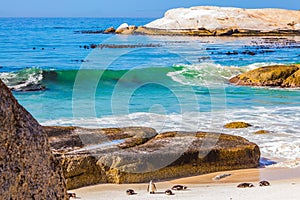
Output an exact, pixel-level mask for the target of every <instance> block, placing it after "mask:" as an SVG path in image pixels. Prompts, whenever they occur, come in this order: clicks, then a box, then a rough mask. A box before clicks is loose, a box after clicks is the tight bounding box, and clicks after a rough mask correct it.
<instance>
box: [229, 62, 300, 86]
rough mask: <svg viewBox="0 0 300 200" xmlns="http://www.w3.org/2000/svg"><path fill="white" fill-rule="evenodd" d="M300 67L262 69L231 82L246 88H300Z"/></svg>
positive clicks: (297, 65) (268, 67)
mask: <svg viewBox="0 0 300 200" xmlns="http://www.w3.org/2000/svg"><path fill="white" fill-rule="evenodd" d="M299 69H300V65H299V64H295V65H275V66H267V67H260V68H257V69H254V70H251V71H248V72H246V73H243V74H241V75H238V76H235V77H233V78H231V79H230V80H229V82H230V83H233V84H236V85H245V86H271V87H300V70H299Z"/></svg>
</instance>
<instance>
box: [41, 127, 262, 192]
mask: <svg viewBox="0 0 300 200" xmlns="http://www.w3.org/2000/svg"><path fill="white" fill-rule="evenodd" d="M45 128H46V129H47V132H48V134H49V137H50V138H49V139H50V141H52V142H51V144H52V147H53V150H55V149H58V150H56V151H55V152H56V154H57V156H58V157H60V158H61V159H62V163H63V171H64V174H65V177H66V180H67V187H68V188H69V189H72V188H77V187H82V186H85V185H91V184H97V183H140V182H147V181H149V180H152V179H153V180H162V179H169V178H177V177H184V176H192V175H200V174H205V173H210V172H215V171H223V170H233V169H242V168H252V167H257V166H258V165H259V158H260V150H259V147H258V146H257V145H256V144H254V143H251V142H249V141H248V140H246V139H244V138H242V137H238V136H231V135H226V134H218V133H205V132H167V133H162V134H157V133H156V132H155V130H153V129H151V128H142V127H131V128H130V127H129V128H119V129H116V128H113V129H82V128H77V127H75V128H74V127H73V130H72V131H70V130H71V129H72V128H70V127H69V128H66V129H65V130H68V131H70V133H69V134H67V135H66V134H65V133H64V131H62V130H64V129H60V128H59V127H45ZM51 130H52V131H51ZM53 130H54V131H53ZM59 130H61V137H59V136H58V135H59V134H58V133H59ZM54 132H56V133H55V134H53V133H54ZM54 135H55V136H54ZM75 135H77V137H78V138H82V139H83V141H94V142H88V143H87V142H83V143H82V144H81V145H78V144H80V142H79V141H78V138H77V139H74V138H75ZM93 135H94V136H93ZM95 135H98V136H96V137H95ZM54 137H55V138H54ZM86 137H91V138H92V139H91V140H88V139H87V138H86ZM66 138H73V139H70V140H72V141H75V140H76V141H77V142H67V143H64V142H60V141H61V140H66ZM96 138H98V139H96ZM101 138H102V139H101ZM101 140H103V141H102V142H101ZM58 144H60V145H58ZM67 144H76V145H74V146H71V147H70V146H69V147H67V146H65V145H67ZM63 146H64V147H63ZM66 149H68V150H66Z"/></svg>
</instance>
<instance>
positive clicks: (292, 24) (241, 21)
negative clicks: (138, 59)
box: [145, 6, 300, 31]
mask: <svg viewBox="0 0 300 200" xmlns="http://www.w3.org/2000/svg"><path fill="white" fill-rule="evenodd" d="M145 27H147V28H157V29H169V30H170V29H177V30H178V29H179V30H182V29H199V28H205V29H208V30H218V29H228V28H237V29H246V30H261V31H272V30H279V29H280V30H299V27H300V11H296V10H284V9H271V8H265V9H241V8H231V7H214V6H198V7H191V8H176V9H171V10H169V11H167V12H166V13H165V16H164V17H163V18H161V19H157V20H155V21H153V22H151V23H149V24H146V25H145Z"/></svg>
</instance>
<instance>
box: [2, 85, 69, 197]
mask: <svg viewBox="0 0 300 200" xmlns="http://www.w3.org/2000/svg"><path fill="white" fill-rule="evenodd" d="M0 97H1V99H0V186H1V187H0V199H49V200H53V199H59V200H61V199H68V197H67V190H66V185H65V181H64V177H63V174H62V170H61V165H60V163H59V162H58V160H57V159H56V158H55V157H54V156H53V155H52V153H51V151H50V146H49V143H48V141H47V135H46V134H45V133H44V131H43V129H42V127H41V126H40V125H39V123H38V122H37V121H36V120H35V119H34V118H33V117H32V116H31V115H30V114H29V113H28V112H27V111H26V110H25V109H24V108H23V107H22V106H20V105H19V104H18V102H17V101H16V99H15V98H14V97H13V95H12V93H11V92H10V90H9V89H8V88H7V87H6V86H5V84H4V83H3V82H2V81H1V80H0Z"/></svg>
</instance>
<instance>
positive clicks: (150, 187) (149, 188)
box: [147, 180, 157, 194]
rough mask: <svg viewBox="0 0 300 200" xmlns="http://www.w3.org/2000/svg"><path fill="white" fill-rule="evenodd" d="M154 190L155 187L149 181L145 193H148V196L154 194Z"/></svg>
mask: <svg viewBox="0 0 300 200" xmlns="http://www.w3.org/2000/svg"><path fill="white" fill-rule="evenodd" d="M156 190H157V189H156V186H155V184H154V183H153V181H152V180H151V181H150V183H149V185H148V188H147V192H149V193H150V194H154V193H155V191H156Z"/></svg>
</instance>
